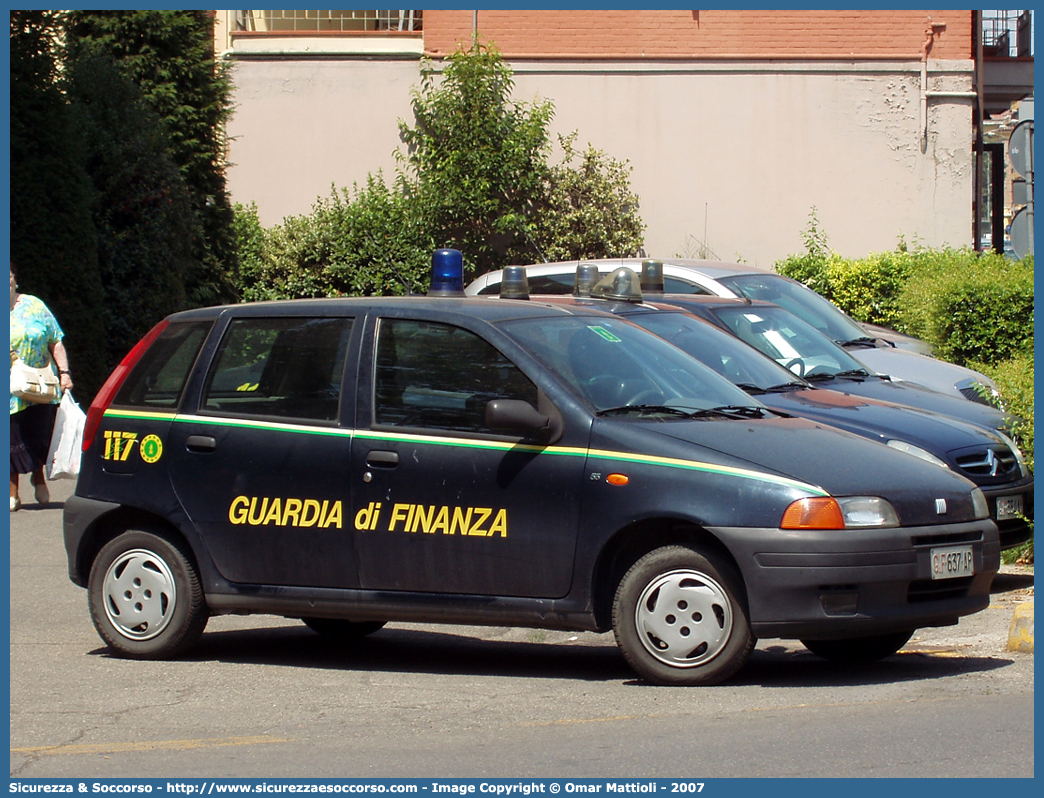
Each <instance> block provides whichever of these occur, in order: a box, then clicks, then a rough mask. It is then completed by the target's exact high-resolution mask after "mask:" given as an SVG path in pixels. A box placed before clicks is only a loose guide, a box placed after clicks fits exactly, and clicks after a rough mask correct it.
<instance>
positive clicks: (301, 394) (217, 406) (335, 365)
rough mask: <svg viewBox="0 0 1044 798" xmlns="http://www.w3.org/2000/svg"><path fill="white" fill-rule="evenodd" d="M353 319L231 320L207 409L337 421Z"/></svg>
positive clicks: (205, 404) (204, 406)
mask: <svg viewBox="0 0 1044 798" xmlns="http://www.w3.org/2000/svg"><path fill="white" fill-rule="evenodd" d="M351 330H352V319H350V318H312V317H300V316H293V317H283V318H245V319H235V320H233V321H232V323H231V324H230V325H229V328H228V330H227V331H226V333H225V336H224V340H222V342H221V345H220V347H219V349H218V352H217V355H216V356H215V359H214V366H213V368H212V370H211V373H210V376H209V378H208V381H207V386H206V388H205V390H204V395H203V403H202V412H204V413H208V414H216V415H230V416H251V417H253V416H267V417H272V418H279V419H289V420H300V421H326V422H332V421H336V420H337V418H338V411H339V406H340V399H341V382H342V378H343V376H344V361H345V355H346V354H347V351H348V341H349V337H350V335H351Z"/></svg>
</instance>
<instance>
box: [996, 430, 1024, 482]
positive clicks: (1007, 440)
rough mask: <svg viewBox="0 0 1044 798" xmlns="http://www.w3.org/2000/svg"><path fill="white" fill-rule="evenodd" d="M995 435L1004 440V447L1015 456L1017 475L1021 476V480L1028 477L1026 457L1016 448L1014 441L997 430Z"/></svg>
mask: <svg viewBox="0 0 1044 798" xmlns="http://www.w3.org/2000/svg"><path fill="white" fill-rule="evenodd" d="M997 434H998V435H1000V436H1001V438H1003V439H1004V443H1005V445H1007V447H1008V448H1009V449H1011V451H1012V453H1013V454H1014V455H1015V459H1016V460H1017V461H1018V463H1019V473H1021V474H1022V478H1023V479H1025V478H1026V477H1028V476H1029V466H1027V465H1026V457H1025V455H1023V453H1022V449H1020V448H1019V447H1018V444H1016V443H1015V441H1013V440H1012V439H1011V437H1010V436H1009V435H1007V434H1006V433H1004V432H1001V431H1000V430H997Z"/></svg>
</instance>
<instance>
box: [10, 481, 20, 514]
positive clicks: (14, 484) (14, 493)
mask: <svg viewBox="0 0 1044 798" xmlns="http://www.w3.org/2000/svg"><path fill="white" fill-rule="evenodd" d="M20 504H21V502H20V501H19V500H18V474H17V473H16V472H14V471H12V472H11V512H12V513H13V512H14V511H15V510H17V509H18V507H19V505H20Z"/></svg>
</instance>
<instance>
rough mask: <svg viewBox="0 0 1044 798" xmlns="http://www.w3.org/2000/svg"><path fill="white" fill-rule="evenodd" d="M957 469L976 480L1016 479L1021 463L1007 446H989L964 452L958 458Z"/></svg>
mask: <svg viewBox="0 0 1044 798" xmlns="http://www.w3.org/2000/svg"><path fill="white" fill-rule="evenodd" d="M955 459H956V462H957V467H958V468H960V470H961V471H962V472H964V473H965V474H967V475H968V476H969V477H972V478H974V479H983V478H993V479H997V478H1002V477H1008V478H1010V477H1014V476H1016V475H1017V474H1018V471H1019V461H1018V460H1017V459H1015V454H1014V453H1013V452H1012V451H1011V449H1009V448H1008V447H1007V446H1003V445H1000V444H998V445H996V446H989V447H986V448H983V449H979V450H978V451H972V452H964V453H962V454H960V455H958V456H957V457H956V458H955Z"/></svg>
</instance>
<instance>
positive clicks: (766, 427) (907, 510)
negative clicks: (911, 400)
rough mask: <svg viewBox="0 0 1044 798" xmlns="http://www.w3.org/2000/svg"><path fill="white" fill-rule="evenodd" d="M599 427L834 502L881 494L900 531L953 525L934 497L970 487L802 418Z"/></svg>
mask: <svg viewBox="0 0 1044 798" xmlns="http://www.w3.org/2000/svg"><path fill="white" fill-rule="evenodd" d="M607 423H608V424H612V426H613V427H614V429H613V433H612V434H613V437H615V438H617V439H618V440H621V442H623V439H627V443H626V445H627V446H628V447H629V448H630V447H635V448H636V449H637V448H638V447H640V449H639V450H644V451H646V452H650V453H655V454H659V455H661V456H664V455H665V456H668V457H677V458H686V459H691V460H703V461H709V462H714V463H718V464H720V465H723V466H725V467H732V468H746V469H751V470H755V471H761V472H767V473H769V474H773V475H777V476H782V477H786V478H788V479H790V480H795V481H798V482H800V483H805V484H808V485H812V486H816V487H818V488H820V489H821V490H822V491H825V492H826V493H829V494H830V495H834V496H881V497H883V498H885V499H887V500H888V501H890V502H891V503H892V504H893V505H894V506H895V508H896V510H897V511H898V512H899V516H900V518H901V519H903V524H904V525H910V524H937V523H940V522H941V521H943V520H954V519H953V518H950V519H941V518H940V517H939V516H938V515H937V514H936V511H935V506H934V500H935V499H937V498H938V499H946V500H947V501H948V502H949V503H950V504H951V506H953V507H955V508H956V507H968V506H969V505H970V495H971V490H972V487H973V484H972V483H971V482H970V481H969V480H967V479H965V478H964V477H962V476H959V475H958V474H956V473H954V472H953V471H950V470H949V469H945V468H940V467H939V466H937V465H932V464H930V463H926V462H925V461H923V460H920V459H919V458H916V457H913V456H911V455H908V454H905V453H903V452H900V451H897V450H895V449H892V448H890V447H888V446H885V445H883V444H880V443H875V442H873V441H870V440H867V439H866V438H863V437H860V436H857V435H854V434H851V433H847V432H844V431H842V430H839V429H836V428H834V427H830V426H827V425H824V424H820V423H817V422H814V421H809V420H806V419H800V418H763V419H756V420H751V421H745V420H732V421H665V422H659V423H658V422H645V421H642V422H625V421H617V420H614V421H611V422H607ZM596 426H600V427H602V428H603V430H605V427H604V426H603V424H598V425H596Z"/></svg>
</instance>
